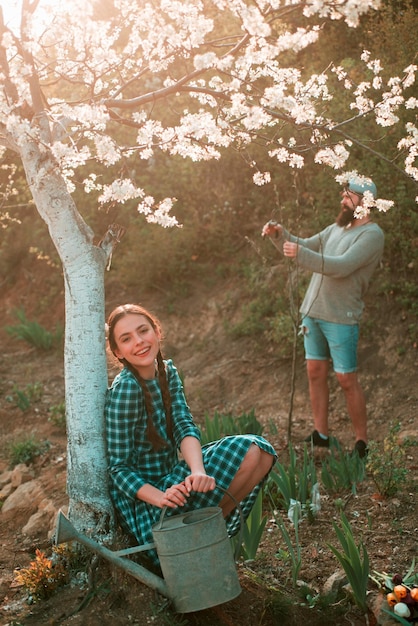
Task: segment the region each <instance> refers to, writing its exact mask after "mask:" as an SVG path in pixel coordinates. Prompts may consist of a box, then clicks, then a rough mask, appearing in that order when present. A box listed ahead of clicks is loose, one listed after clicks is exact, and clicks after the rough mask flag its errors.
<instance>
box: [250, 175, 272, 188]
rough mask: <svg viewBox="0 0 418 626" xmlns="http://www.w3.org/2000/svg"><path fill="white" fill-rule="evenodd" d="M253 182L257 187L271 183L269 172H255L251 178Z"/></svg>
mask: <svg viewBox="0 0 418 626" xmlns="http://www.w3.org/2000/svg"><path fill="white" fill-rule="evenodd" d="M253 181H254V183H255V184H256V185H258V186H259V187H262V186H263V185H265V184H266V183H269V182H271V175H270V172H256V173H255V174H254V176H253Z"/></svg>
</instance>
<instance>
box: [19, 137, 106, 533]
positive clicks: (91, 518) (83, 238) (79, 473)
mask: <svg viewBox="0 0 418 626" xmlns="http://www.w3.org/2000/svg"><path fill="white" fill-rule="evenodd" d="M20 150H21V153H20V154H21V158H22V162H23V165H24V168H25V171H26V176H27V180H28V183H29V186H30V189H31V192H32V196H33V199H34V201H35V204H36V207H37V209H38V212H39V214H40V216H41V217H42V219H43V220H44V221H45V222H46V224H47V226H48V229H49V233H50V236H51V238H52V241H53V242H54V245H55V247H56V249H57V251H58V254H59V256H60V259H61V262H62V266H63V271H64V283H65V347H64V369H65V390H66V394H65V395H66V397H65V403H66V423H67V438H68V440H67V447H68V458H67V472H68V473H67V491H68V495H69V499H70V507H69V516H70V518H71V521H72V523H73V524H74V526H75V527H76V528H77V530H78V531H79V532H83V533H86V532H87V533H88V534H91V533H92V532H93V533H94V534H95V535H97V534H99V535H101V536H102V538H103V535H108V534H109V533H112V532H113V524H114V519H113V507H112V505H111V502H110V497H109V493H108V478H107V461H106V450H105V432H104V415H103V409H104V398H105V392H106V387H107V363H106V350H105V317H104V315H105V314H104V311H105V294H104V270H105V266H106V262H107V258H108V256H109V254H108V251H106V250H105V249H103V248H102V247H99V246H96V245H94V243H93V233H92V231H91V229H90V228H89V227H88V226H87V224H86V223H85V222H84V220H83V219H82V217H81V215H80V214H79V213H78V211H77V209H76V206H75V204H74V202H73V199H72V197H71V194H70V193H69V191H68V190H67V187H66V183H65V180H64V179H63V177H62V176H61V175H60V174H59V173H58V169H57V168H56V167H55V165H56V164H55V163H54V160H53V157H52V156H51V155H48V153H45V151H43V152H41V151H40V149H39V146H38V145H37V144H36V143H35V142H34V141H32V140H30V139H27V141H26V142H22V143H21V145H20Z"/></svg>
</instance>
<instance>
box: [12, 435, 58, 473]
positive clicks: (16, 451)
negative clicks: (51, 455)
mask: <svg viewBox="0 0 418 626" xmlns="http://www.w3.org/2000/svg"><path fill="white" fill-rule="evenodd" d="M50 445H51V444H50V443H49V441H38V440H37V439H36V438H35V437H34V435H29V436H28V437H26V438H25V439H22V440H20V441H15V442H14V443H12V444H10V446H9V463H10V466H11V467H14V466H15V465H19V463H25V465H28V464H30V463H33V461H34V460H35V458H36V457H37V456H41V455H42V454H44V453H45V452H47V451H48V450H49V448H50Z"/></svg>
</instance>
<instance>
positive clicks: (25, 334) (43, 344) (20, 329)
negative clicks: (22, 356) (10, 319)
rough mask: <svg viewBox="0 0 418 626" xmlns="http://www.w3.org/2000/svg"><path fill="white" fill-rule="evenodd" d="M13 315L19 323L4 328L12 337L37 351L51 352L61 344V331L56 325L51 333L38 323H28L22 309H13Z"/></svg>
mask: <svg viewBox="0 0 418 626" xmlns="http://www.w3.org/2000/svg"><path fill="white" fill-rule="evenodd" d="M15 315H16V317H17V318H18V320H19V322H20V323H19V324H17V325H16V326H6V327H5V330H6V332H7V333H8V334H9V335H11V336H12V337H16V338H17V339H21V340H23V341H26V342H27V343H29V344H30V345H32V346H35V348H38V349H39V350H51V349H52V348H54V347H55V346H56V345H58V344H59V343H60V342H61V339H62V335H63V330H62V327H61V326H59V325H58V324H57V326H56V328H55V331H54V332H53V333H51V332H50V331H48V330H46V329H45V328H43V326H41V325H40V324H38V322H35V321H29V320H28V319H27V318H26V314H25V311H24V310H23V309H15Z"/></svg>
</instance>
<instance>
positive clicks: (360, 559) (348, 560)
mask: <svg viewBox="0 0 418 626" xmlns="http://www.w3.org/2000/svg"><path fill="white" fill-rule="evenodd" d="M341 525H342V528H339V527H338V526H337V525H336V523H335V522H333V527H334V530H335V532H336V534H337V537H338V540H339V542H340V544H341V546H342V551H341V550H337V548H335V547H334V546H331V545H330V544H328V547H329V548H330V550H331V551H332V552H333V554H334V555H335V556H336V557H337V559H338V561H339V563H340V565H341V566H342V568H343V569H344V571H345V573H346V576H347V578H348V582H349V583H350V586H351V589H352V591H353V596H354V600H355V603H356V604H357V606H358V607H359V608H360V609H361V610H362V611H363V612H364V613H366V611H367V602H366V597H367V583H368V580H369V555H368V554H367V550H366V547H365V545H364V543H363V542H360V544H359V545H358V546H357V545H356V542H355V540H354V536H353V531H352V529H351V526H350V523H349V521H348V520H347V518H346V516H345V515H344V513H341Z"/></svg>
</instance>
